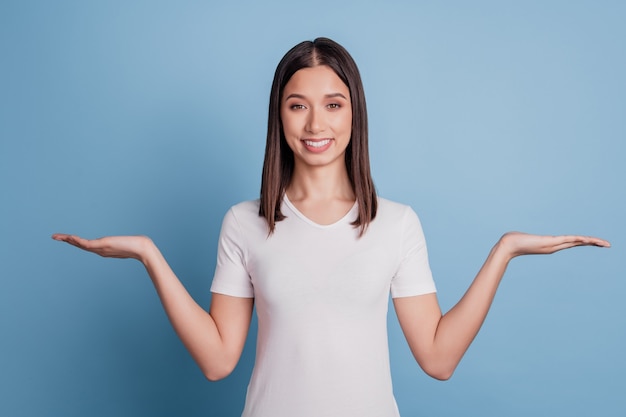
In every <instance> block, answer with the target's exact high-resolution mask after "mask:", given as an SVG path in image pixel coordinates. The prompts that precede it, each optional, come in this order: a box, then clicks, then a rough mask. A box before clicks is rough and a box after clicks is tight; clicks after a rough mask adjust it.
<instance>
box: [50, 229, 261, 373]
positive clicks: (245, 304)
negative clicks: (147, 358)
mask: <svg viewBox="0 0 626 417" xmlns="http://www.w3.org/2000/svg"><path fill="white" fill-rule="evenodd" d="M52 238H53V239H55V240H59V241H63V242H67V243H69V244H71V245H74V246H76V247H78V248H80V249H83V250H86V251H89V252H93V253H96V254H98V255H100V256H104V257H111V258H133V259H137V260H139V261H141V262H142V263H143V264H144V266H145V267H146V270H147V271H148V274H149V275H150V278H151V279H152V282H153V284H154V287H155V288H156V290H157V293H158V295H159V298H160V299H161V303H162V304H163V307H164V309H165V312H166V313H167V316H168V318H169V320H170V322H171V323H172V326H173V327H174V330H175V331H176V333H177V334H178V336H179V337H180V339H181V340H182V342H183V344H184V345H185V347H186V348H187V350H189V353H191V356H192V357H193V358H194V360H195V361H196V363H197V364H198V366H199V367H200V369H201V370H202V372H203V373H204V375H205V376H206V377H207V378H208V379H209V380H211V381H216V380H219V379H222V378H225V377H226V376H228V375H229V374H230V373H231V372H232V370H233V369H234V368H235V365H236V364H237V362H238V361H239V357H240V356H241V352H242V351H243V346H244V343H245V341H246V337H247V334H248V329H249V327H250V320H251V318H252V308H253V304H254V299H253V298H240V297H231V296H227V295H222V294H216V293H214V294H213V296H212V300H211V308H210V312H208V313H207V312H206V310H204V309H203V308H202V307H200V305H198V303H196V302H195V301H194V299H193V298H192V297H191V295H189V292H187V290H186V289H185V287H184V286H183V284H182V283H181V282H180V280H179V279H178V278H177V277H176V275H175V274H174V272H173V271H172V269H171V268H170V266H169V265H168V263H167V261H166V260H165V258H164V257H163V255H162V254H161V252H160V251H159V249H158V248H157V247H156V245H155V244H154V243H153V242H152V240H151V239H149V238H148V237H145V236H110V237H104V238H101V239H94V240H87V239H83V238H80V237H78V236H73V235H66V234H55V235H53V236H52Z"/></svg>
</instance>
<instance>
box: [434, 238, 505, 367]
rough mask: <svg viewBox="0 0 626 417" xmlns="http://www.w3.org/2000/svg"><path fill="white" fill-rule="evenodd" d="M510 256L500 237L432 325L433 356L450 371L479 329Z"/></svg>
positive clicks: (439, 364)
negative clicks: (458, 295) (471, 278)
mask: <svg viewBox="0 0 626 417" xmlns="http://www.w3.org/2000/svg"><path fill="white" fill-rule="evenodd" d="M510 259H511V257H510V255H509V254H508V253H507V251H505V250H504V249H503V244H502V241H501V240H500V241H499V242H498V243H497V244H496V245H495V246H494V247H493V249H492V250H491V252H490V253H489V256H488V257H487V260H486V261H485V263H484V264H483V266H482V268H481V269H480V271H479V272H478V274H477V275H476V278H475V279H474V281H473V282H472V284H471V285H470V287H469V288H468V290H467V291H466V293H465V294H464V295H463V297H462V298H461V300H459V302H458V303H457V304H456V305H455V306H454V307H453V308H452V309H450V311H448V312H447V313H446V314H444V315H443V316H442V317H441V319H440V320H439V323H438V325H437V328H436V332H435V336H434V340H433V356H434V361H436V363H437V364H438V367H440V368H441V369H444V370H445V371H444V373H449V374H450V375H451V374H452V372H453V371H454V369H455V368H456V366H457V365H458V363H459V362H460V360H461V358H462V357H463V355H464V354H465V352H466V351H467V349H468V347H469V345H470V344H471V343H472V341H473V340H474V338H475V337H476V334H477V333H478V331H479V330H480V327H481V326H482V324H483V322H484V321H485V318H486V316H487V313H488V311H489V308H490V307H491V304H492V302H493V298H494V296H495V294H496V290H497V289H498V286H499V284H500V281H501V280H502V277H503V275H504V272H505V271H506V267H507V265H508V263H509V261H510Z"/></svg>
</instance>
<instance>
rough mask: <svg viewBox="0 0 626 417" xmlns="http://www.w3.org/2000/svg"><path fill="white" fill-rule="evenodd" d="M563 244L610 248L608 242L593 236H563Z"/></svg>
mask: <svg viewBox="0 0 626 417" xmlns="http://www.w3.org/2000/svg"><path fill="white" fill-rule="evenodd" d="M564 238H565V239H564V241H565V242H570V243H573V244H574V245H575V246H601V247H606V248H608V247H611V243H610V242H609V241H608V240H604V239H600V238H597V237H593V236H564Z"/></svg>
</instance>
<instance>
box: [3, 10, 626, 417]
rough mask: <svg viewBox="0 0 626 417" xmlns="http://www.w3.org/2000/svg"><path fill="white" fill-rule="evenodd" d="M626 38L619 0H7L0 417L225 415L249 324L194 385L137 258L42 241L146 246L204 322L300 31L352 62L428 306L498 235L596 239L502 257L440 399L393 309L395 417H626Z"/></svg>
mask: <svg viewBox="0 0 626 417" xmlns="http://www.w3.org/2000/svg"><path fill="white" fill-rule="evenodd" d="M625 21H626V6H625V3H624V2H620V1H525V2H510V1H505V2H502V1H474V2H445V3H444V2H422V1H417V2H409V1H405V2H386V3H385V4H384V5H383V3H382V2H360V1H347V2H336V1H326V0H323V1H317V2H286V1H264V2H253V1H237V2H205V1H176V2H174V1H172V2H165V1H156V2H155V1H129V2H126V1H107V2H104V1H102V2H84V1H74V2H72V1H55V2H47V1H8V0H3V1H2V2H1V3H0V140H1V142H0V146H1V147H0V181H1V182H0V193H1V194H0V195H1V198H2V203H1V204H0V214H1V216H0V222H1V223H0V226H1V230H0V244H1V247H0V261H1V262H0V276H1V284H2V285H1V287H0V349H1V355H0V415H3V416H44V415H46V416H47V415H49V416H219V417H235V416H238V415H239V413H240V412H241V410H242V407H243V401H244V396H245V389H246V385H247V382H248V378H249V375H250V372H251V367H252V364H253V359H254V343H255V328H253V331H252V333H251V335H250V337H249V340H248V344H247V346H246V349H245V352H244V355H243V357H242V359H241V362H240V364H239V366H238V367H237V369H236V370H235V372H234V374H233V375H232V376H230V377H229V378H227V379H226V380H224V381H221V382H218V383H210V382H208V381H206V380H205V379H204V378H203V376H202V374H201V372H200V371H199V370H198V369H197V368H196V366H195V365H194V363H193V362H192V360H191V359H190V357H189V355H188V354H187V352H186V351H185V350H184V348H183V347H182V344H181V343H180V342H179V340H178V339H177V337H176V335H175V334H174V332H173V331H172V329H171V327H170V325H169V323H168V321H167V318H166V317H165V315H164V313H163V311H162V309H161V306H160V304H159V301H158V298H157V296H156V294H155V292H154V290H153V289H152V287H151V284H150V281H149V279H148V278H147V276H146V274H145V272H144V270H143V268H142V267H141V266H140V265H139V264H138V263H137V262H133V261H120V260H108V259H102V258H99V257H97V256H94V255H92V254H88V253H83V252H80V251H78V250H75V249H74V248H71V247H69V246H67V245H62V244H60V243H57V242H54V241H52V240H51V239H50V238H49V236H50V235H51V234H52V233H54V232H68V233H76V234H81V235H84V236H86V237H98V236H102V235H108V234H147V235H149V236H151V237H152V238H153V239H154V240H155V242H156V243H157V244H158V245H159V247H160V248H161V250H162V251H163V253H164V254H165V256H166V258H167V259H168V260H169V262H170V264H171V265H172V267H173V269H174V270H175V271H176V272H177V274H178V275H179V277H180V279H181V280H182V281H183V282H184V284H185V286H186V287H187V288H188V289H189V291H190V292H191V293H192V295H193V296H194V298H195V299H196V300H198V302H200V303H201V304H202V305H203V306H205V307H208V306H209V303H210V292H209V286H210V283H211V277H212V273H213V269H214V266H215V253H216V241H217V236H218V233H219V227H220V223H221V219H222V216H223V214H224V213H225V211H226V210H227V208H228V207H229V206H230V205H232V204H234V203H237V202H239V201H241V200H246V199H253V198H256V197H257V195H258V190H259V184H260V172H261V164H262V157H263V149H264V141H265V130H266V118H267V102H268V97H269V89H270V84H271V80H272V76H273V71H274V69H275V66H276V64H277V63H278V61H279V59H280V58H281V57H282V55H283V54H284V53H285V52H286V51H287V50H288V49H289V48H290V47H291V46H293V45H294V44H296V43H298V42H300V41H302V40H305V39H312V38H315V37H317V36H328V37H331V38H333V39H335V40H337V41H339V42H340V43H342V44H343V45H344V46H345V47H346V48H347V49H348V50H349V51H350V52H351V53H352V55H353V56H354V58H355V60H356V61H357V63H358V64H359V67H360V69H361V72H362V76H363V80H364V84H365V90H366V96H367V100H368V107H369V116H370V128H371V130H370V131H371V137H370V140H371V154H372V169H373V173H374V178H375V181H376V184H377V187H378V190H379V193H380V194H381V195H382V196H384V197H387V198H390V199H394V200H398V201H401V202H404V203H407V204H410V205H411V206H413V208H414V209H415V210H416V211H417V212H418V214H419V215H420V217H421V220H422V223H423V225H424V230H425V234H426V238H427V241H428V244H429V251H430V261H431V267H432V269H433V272H434V276H435V280H436V282H437V286H438V289H439V298H440V302H441V304H442V308H443V309H444V310H447V309H449V308H450V307H451V306H452V305H453V304H454V303H455V302H456V301H457V300H458V299H459V297H460V296H461V295H462V294H463V292H464V290H465V289H466V288H467V286H468V285H469V283H470V282H471V279H472V278H473V276H474V274H475V273H476V271H477V270H478V268H479V267H480V265H481V263H482V262H483V260H484V258H485V257H486V255H487V253H488V251H489V249H490V248H491V246H492V245H493V244H494V243H495V241H496V240H497V239H498V238H499V236H500V235H501V234H502V233H504V232H505V231H507V230H522V231H527V232H533V233H546V234H560V233H581V234H593V235H598V236H601V237H604V238H606V239H609V240H611V241H612V243H613V248H611V249H608V250H606V249H598V248H576V249H572V250H570V251H567V252H563V253H558V254H555V255H552V256H546V257H541V256H536V257H526V258H522V259H516V260H514V261H513V262H512V263H511V265H510V267H509V271H508V272H507V276H506V277H505V280H504V281H503V284H502V286H501V289H500V292H499V294H498V295H497V297H496V300H495V303H494V305H493V307H492V310H491V312H490V315H489V317H488V318H487V320H486V323H485V325H484V327H483V330H482V331H481V333H480V334H479V335H478V337H477V339H476V340H475V342H474V344H473V345H472V346H471V347H470V349H469V351H468V352H467V354H466V357H465V358H464V360H463V361H462V362H461V364H460V366H459V368H458V369H457V371H456V374H455V375H454V376H453V377H452V379H451V380H450V381H448V382H438V381H435V380H432V379H430V378H428V377H427V376H425V375H424V374H423V373H422V372H421V370H420V369H419V367H418V366H417V365H416V363H415V361H414V360H413V358H412V357H411V354H410V352H409V350H408V347H407V345H406V342H405V341H404V338H403V336H402V334H401V331H400V330H399V327H398V325H397V321H396V318H395V316H394V315H393V311H391V312H390V316H389V332H390V335H389V338H390V342H389V343H390V350H391V355H392V359H391V360H392V371H393V377H394V388H395V392H396V396H397V401H398V404H399V407H400V410H401V412H402V414H403V416H407V417H411V416H459V415H467V416H524V417H526V416H529V415H533V416H554V415H567V416H590V415H601V416H624V415H626V398H625V397H624V395H623V394H624V392H625V388H626V383H625V382H624V374H625V372H626V360H625V358H624V352H625V351H626V303H625V302H624V296H625V295H626V291H625V290H626V283H625V279H624V278H626V274H625V272H626V268H625V267H624V259H625V258H626V253H625V251H624V236H625V233H626V222H625V221H624V217H623V216H624V213H625V211H626V196H625V192H624V184H623V183H624V180H625V179H626V168H625V161H624V160H625V151H626V149H625V145H624V142H625V140H626V123H625V120H626V99H625V97H626V82H625V78H626V76H625V74H626V25H625V24H624V22H625ZM294 417H295V416H294Z"/></svg>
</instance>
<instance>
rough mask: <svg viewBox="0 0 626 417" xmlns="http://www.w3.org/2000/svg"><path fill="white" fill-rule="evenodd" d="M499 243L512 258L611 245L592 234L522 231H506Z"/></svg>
mask: <svg viewBox="0 0 626 417" xmlns="http://www.w3.org/2000/svg"><path fill="white" fill-rule="evenodd" d="M498 245H500V246H502V248H503V249H506V251H507V253H508V254H509V256H510V257H511V258H514V257H516V256H521V255H532V254H540V255H547V254H550V253H554V252H557V251H560V250H563V249H568V248H573V247H574V246H600V247H605V248H608V247H610V246H611V244H610V243H609V242H608V241H606V240H604V239H600V238H597V237H592V236H575V235H568V236H540V235H531V234H528V233H520V232H509V233H506V234H505V235H504V236H502V237H501V238H500V241H499V242H498Z"/></svg>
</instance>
